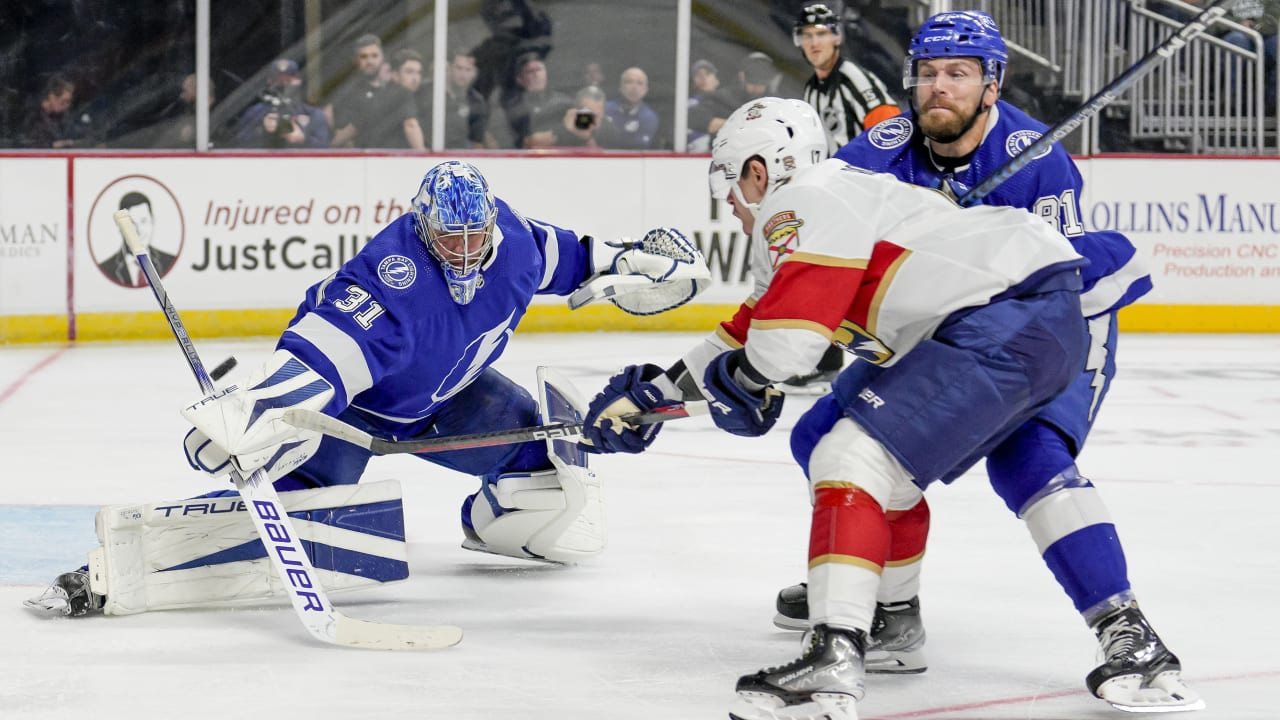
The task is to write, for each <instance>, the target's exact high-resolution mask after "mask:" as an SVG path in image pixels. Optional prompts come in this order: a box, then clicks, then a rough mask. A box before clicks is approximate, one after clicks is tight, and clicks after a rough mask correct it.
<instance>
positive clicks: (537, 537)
mask: <svg viewBox="0 0 1280 720" xmlns="http://www.w3.org/2000/svg"><path fill="white" fill-rule="evenodd" d="M495 503H496V504H497V505H498V507H497V508H496V509H495V507H494V504H495ZM471 526H472V528H474V530H475V533H476V535H477V536H478V537H479V538H480V540H481V542H482V543H483V546H481V547H477V548H474V549H478V550H483V551H485V552H491V553H495V554H498V555H508V556H511V557H517V558H537V559H543V560H550V561H553V562H560V563H574V562H577V561H579V560H583V559H586V558H589V557H592V556H594V555H598V554H599V553H600V552H601V551H602V550H604V547H605V543H606V533H605V522H604V494H603V493H602V492H601V489H600V479H599V478H598V477H596V474H595V473H593V472H591V471H590V470H588V469H586V468H584V467H577V466H564V467H557V468H555V469H552V470H543V471H541V472H533V473H511V474H508V475H503V476H501V477H499V478H498V482H497V483H495V484H494V485H493V486H491V487H489V488H487V489H486V492H483V493H481V496H480V497H478V498H476V500H475V502H474V503H473V504H472V506H471Z"/></svg>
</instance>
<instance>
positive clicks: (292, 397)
mask: <svg viewBox="0 0 1280 720" xmlns="http://www.w3.org/2000/svg"><path fill="white" fill-rule="evenodd" d="M333 395H334V389H333V386H332V385H331V384H330V383H329V382H328V381H327V380H325V379H324V378H323V377H321V376H320V375H319V374H317V373H316V372H315V371H314V370H312V369H311V368H309V367H307V366H306V365H304V364H303V363H302V361H301V360H298V359H297V358H296V357H294V356H293V355H292V354H291V353H288V352H285V351H283V350H280V351H277V352H276V353H275V354H274V355H272V356H271V358H270V359H269V360H268V361H267V362H266V364H264V365H263V366H262V367H261V368H259V369H258V370H257V371H255V372H253V373H251V374H250V375H249V376H248V377H247V378H245V380H244V382H238V383H232V384H230V385H227V386H226V387H224V388H222V389H220V390H218V391H216V392H214V393H213V394H212V395H208V396H206V397H203V398H201V399H200V400H198V401H196V402H195V403H194V404H192V405H190V406H188V407H186V408H183V410H182V415H183V417H185V418H186V419H187V420H188V421H190V422H191V424H192V425H195V428H194V429H193V430H192V431H191V432H190V433H188V434H187V439H186V442H185V443H184V444H185V446H186V450H187V460H188V462H190V463H191V466H192V467H193V468H195V469H197V470H200V471H202V472H207V473H210V474H213V475H222V474H225V473H228V472H230V471H231V469H232V468H234V469H236V470H238V471H239V472H240V473H241V474H243V475H248V474H249V473H252V472H253V471H254V470H257V469H259V468H266V469H267V472H268V474H269V475H271V476H272V479H273V480H274V479H276V478H278V477H280V476H282V475H284V474H285V473H287V472H288V471H290V470H292V469H293V468H296V467H297V466H299V465H301V464H302V463H304V462H306V461H307V459H309V458H310V457H311V455H313V454H314V453H315V451H316V449H317V448H318V447H319V445H320V436H319V435H318V434H317V433H314V432H311V431H303V430H299V429H298V428H295V427H293V426H292V425H290V424H288V423H286V422H285V421H284V420H283V417H282V416H283V415H284V412H285V411H286V410H288V409H290V408H294V407H301V408H307V409H310V410H321V409H323V408H324V407H325V405H327V404H328V402H329V400H330V399H332V398H333Z"/></svg>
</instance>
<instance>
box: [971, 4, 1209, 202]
mask: <svg viewBox="0 0 1280 720" xmlns="http://www.w3.org/2000/svg"><path fill="white" fill-rule="evenodd" d="M1225 2H1226V0H1214V2H1212V3H1210V5H1209V7H1207V8H1205V9H1204V11H1202V12H1201V13H1200V14H1199V15H1196V16H1195V17H1194V18H1191V20H1189V21H1187V24H1186V25H1183V26H1182V27H1181V28H1180V29H1179V30H1178V31H1177V32H1175V33H1174V34H1173V35H1170V36H1169V37H1168V38H1166V39H1165V41H1164V42H1162V43H1160V44H1159V45H1156V46H1155V47H1154V48H1152V49H1151V51H1150V52H1148V53H1147V54H1146V55H1143V56H1142V59H1141V60H1139V61H1138V62H1136V63H1134V64H1133V65H1132V66H1130V67H1129V69H1128V70H1125V71H1124V72H1123V73H1121V74H1120V77H1117V78H1116V79H1115V80H1112V81H1111V83H1110V84H1108V85H1107V86H1106V87H1104V88H1102V89H1101V90H1099V91H1098V92H1097V93H1095V94H1094V96H1093V97H1091V98H1089V99H1088V100H1086V101H1085V103H1084V105H1081V106H1080V108H1079V109H1077V110H1076V111H1075V112H1073V113H1071V114H1070V115H1068V116H1067V118H1066V119H1065V120H1063V121H1062V122H1059V123H1058V124H1057V125H1054V126H1053V127H1051V128H1049V129H1048V130H1046V131H1045V133H1044V134H1043V135H1041V136H1040V138H1039V139H1038V140H1036V141H1035V142H1033V143H1031V144H1030V145H1028V146H1027V147H1026V148H1024V149H1023V150H1022V152H1020V153H1018V154H1017V155H1014V156H1013V157H1011V158H1009V160H1008V161H1007V162H1005V164H1003V165H1001V166H1000V167H998V168H996V171H995V172H993V173H991V174H990V175H988V176H987V178H986V179H985V180H983V181H982V182H980V183H978V185H977V186H976V187H974V188H973V189H972V190H970V191H969V192H967V193H965V194H964V196H963V197H961V198H960V200H959V203H960V205H962V206H964V207H972V206H973V205H977V204H978V202H979V201H981V200H982V198H984V197H986V196H987V195H990V194H991V191H993V190H995V189H996V188H997V187H999V186H1000V185H1001V184H1002V183H1003V182H1004V181H1005V180H1008V179H1009V178H1011V177H1013V176H1014V175H1015V174H1017V172H1018V171H1019V170H1021V169H1022V168H1024V167H1026V166H1027V165H1029V164H1030V163H1031V161H1032V160H1035V159H1036V156H1037V155H1039V154H1040V153H1041V152H1042V151H1047V150H1048V149H1049V146H1050V145H1053V144H1054V143H1056V142H1059V141H1061V140H1063V139H1064V138H1066V137H1067V136H1068V135H1070V134H1071V133H1072V132H1073V131H1074V130H1075V129H1076V128H1078V127H1080V125H1081V123H1083V122H1084V121H1085V120H1088V119H1089V118H1091V117H1093V116H1094V115H1096V114H1097V113H1098V111H1100V110H1102V109H1103V108H1104V107H1106V106H1108V105H1110V104H1111V103H1112V102H1114V101H1115V99H1116V98H1118V97H1119V96H1120V94H1121V93H1123V92H1124V91H1125V90H1127V89H1129V86H1130V85H1132V84H1134V83H1135V82H1137V81H1138V80H1139V79H1141V78H1142V76H1144V75H1146V74H1147V73H1149V72H1151V71H1152V70H1154V69H1155V66H1156V65H1159V64H1160V63H1161V62H1164V61H1165V60H1167V59H1168V58H1171V57H1173V56H1174V54H1176V53H1177V52H1178V51H1179V50H1181V49H1182V48H1183V47H1184V46H1185V45H1186V44H1187V43H1188V42H1189V41H1190V40H1191V39H1192V38H1194V37H1195V36H1197V35H1199V34H1200V33H1202V32H1204V31H1205V29H1206V28H1208V27H1209V26H1210V25H1212V24H1213V23H1214V21H1216V20H1217V19H1218V18H1220V17H1222V15H1223V14H1224V13H1226V11H1227V10H1226V8H1225V7H1223V3H1225Z"/></svg>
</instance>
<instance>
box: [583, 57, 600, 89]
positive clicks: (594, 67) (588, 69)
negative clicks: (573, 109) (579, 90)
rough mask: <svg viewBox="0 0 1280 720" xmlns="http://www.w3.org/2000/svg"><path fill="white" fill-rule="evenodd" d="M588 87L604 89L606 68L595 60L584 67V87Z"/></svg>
mask: <svg viewBox="0 0 1280 720" xmlns="http://www.w3.org/2000/svg"><path fill="white" fill-rule="evenodd" d="M588 85H595V86H596V87H604V67H603V66H602V65H601V64H600V63H598V62H596V61H594V60H593V61H591V62H589V63H587V64H585V65H583V66H582V86H583V87H587V86H588Z"/></svg>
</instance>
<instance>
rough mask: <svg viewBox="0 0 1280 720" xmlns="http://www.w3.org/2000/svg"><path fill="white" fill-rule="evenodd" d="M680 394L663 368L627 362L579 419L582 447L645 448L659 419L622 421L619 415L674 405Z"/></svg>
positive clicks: (654, 434)
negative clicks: (636, 422)
mask: <svg viewBox="0 0 1280 720" xmlns="http://www.w3.org/2000/svg"><path fill="white" fill-rule="evenodd" d="M679 397H680V392H679V391H678V390H676V388H675V385H673V384H672V383H671V381H670V380H669V379H667V376H666V374H665V371H664V370H663V369H662V368H660V367H658V366H657V365H650V364H645V365H628V366H627V367H625V368H623V369H622V372H620V373H618V374H617V375H614V376H613V377H611V378H609V384H608V385H606V386H605V388H604V390H601V391H600V393H599V394H598V395H596V396H595V399H593V400H592V401H591V406H590V407H589V408H587V416H586V417H585V418H584V419H583V421H582V441H581V445H582V448H583V449H584V450H586V451H587V452H595V453H616V452H624V453H639V452H644V450H645V449H646V448H648V447H649V445H651V444H652V443H653V441H654V438H656V437H657V436H658V431H659V430H661V429H662V423H656V424H653V425H640V426H636V425H630V424H627V423H624V422H622V420H621V419H620V418H621V416H623V415H630V414H632V413H638V412H647V411H649V410H653V409H654V408H659V407H665V406H667V405H674V404H676V403H677V402H678V399H677V398H679Z"/></svg>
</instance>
